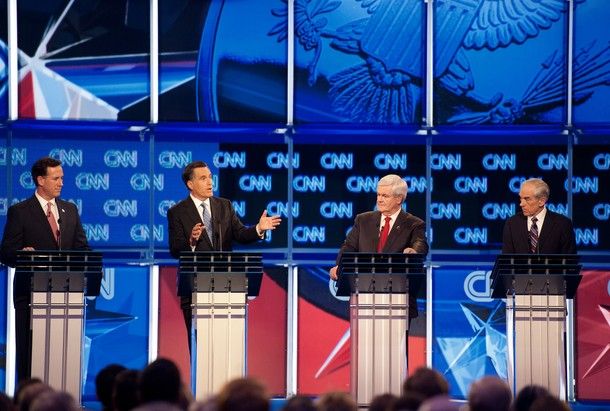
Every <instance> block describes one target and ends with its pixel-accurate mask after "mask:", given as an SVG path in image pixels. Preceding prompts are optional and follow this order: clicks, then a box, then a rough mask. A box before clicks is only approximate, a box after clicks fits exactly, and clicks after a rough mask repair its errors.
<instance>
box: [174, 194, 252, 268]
mask: <svg viewBox="0 0 610 411" xmlns="http://www.w3.org/2000/svg"><path fill="white" fill-rule="evenodd" d="M210 209H211V212H212V226H213V234H212V239H213V241H214V244H211V243H210V240H209V238H208V236H207V234H206V233H205V232H204V233H202V234H201V237H199V241H198V242H197V245H196V247H195V251H231V250H232V249H233V241H237V242H238V243H251V242H254V241H257V240H260V237H259V236H258V233H257V232H256V226H252V227H246V226H245V225H243V223H242V222H241V221H240V220H239V217H237V214H235V210H234V209H233V205H232V204H231V202H230V201H229V200H227V199H226V198H220V197H211V198H210ZM167 222H168V229H169V251H170V253H171V255H172V256H173V257H174V258H179V257H180V252H181V251H191V246H190V244H189V239H190V237H191V231H192V230H193V227H194V226H195V224H197V223H203V221H201V214H200V212H199V210H197V206H196V205H195V203H194V202H193V200H192V199H191V197H190V196H189V197H187V198H185V199H184V200H182V201H180V202H179V203H177V204H175V205H174V206H173V207H172V208H170V209H169V210H168V211H167Z"/></svg>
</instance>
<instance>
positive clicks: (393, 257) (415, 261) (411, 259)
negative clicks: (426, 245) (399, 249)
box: [339, 253, 425, 275]
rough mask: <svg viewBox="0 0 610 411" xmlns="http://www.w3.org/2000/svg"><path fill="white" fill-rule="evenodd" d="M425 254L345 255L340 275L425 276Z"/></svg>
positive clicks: (340, 263)
mask: <svg viewBox="0 0 610 411" xmlns="http://www.w3.org/2000/svg"><path fill="white" fill-rule="evenodd" d="M424 259H425V257H424V255H423V254H402V253H343V255H342V256H341V261H340V262H339V275H341V274H347V275H354V274H379V275H383V274H392V275H397V274H398V275H399V274H416V273H421V274H424V273H425V271H424Z"/></svg>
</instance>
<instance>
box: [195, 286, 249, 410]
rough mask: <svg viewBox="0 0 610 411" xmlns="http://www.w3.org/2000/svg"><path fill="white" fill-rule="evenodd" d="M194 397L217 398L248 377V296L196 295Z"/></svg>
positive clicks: (236, 293) (235, 294)
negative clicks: (229, 384) (223, 389)
mask: <svg viewBox="0 0 610 411" xmlns="http://www.w3.org/2000/svg"><path fill="white" fill-rule="evenodd" d="M192 304H193V325H194V326H195V332H196V349H195V350H193V352H195V353H196V358H194V361H193V363H194V365H195V397H196V399H198V400H201V399H205V398H207V397H209V396H210V395H212V394H216V393H217V392H218V391H219V390H220V388H221V387H222V386H223V385H224V384H225V383H226V382H228V381H230V380H232V379H234V378H238V377H243V376H245V374H246V339H245V336H246V293H245V292H235V293H230V292H201V293H197V292H196V293H193V295H192Z"/></svg>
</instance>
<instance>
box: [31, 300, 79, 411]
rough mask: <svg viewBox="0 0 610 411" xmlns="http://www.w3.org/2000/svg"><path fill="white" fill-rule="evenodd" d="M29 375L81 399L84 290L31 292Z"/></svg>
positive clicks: (76, 398)
mask: <svg viewBox="0 0 610 411" xmlns="http://www.w3.org/2000/svg"><path fill="white" fill-rule="evenodd" d="M31 313H32V373H31V375H32V377H38V378H40V379H41V380H42V381H43V382H45V383H46V384H48V385H49V386H51V387H52V388H54V389H56V390H60V391H66V392H68V393H70V394H71V395H72V396H73V397H74V399H75V400H76V401H77V403H78V404H80V403H81V382H82V348H81V347H82V342H83V326H84V314H85V304H84V293H82V292H66V293H62V292H50V291H49V292H33V293H32V306H31Z"/></svg>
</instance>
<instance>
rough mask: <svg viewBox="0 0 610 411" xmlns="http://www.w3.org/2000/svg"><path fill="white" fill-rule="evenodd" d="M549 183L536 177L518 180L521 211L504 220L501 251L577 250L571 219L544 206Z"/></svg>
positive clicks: (537, 252) (556, 252)
mask: <svg viewBox="0 0 610 411" xmlns="http://www.w3.org/2000/svg"><path fill="white" fill-rule="evenodd" d="M549 194H550V190H549V186H548V184H547V183H545V182H544V181H542V180H541V179H539V178H530V179H529V180H526V181H524V182H523V183H522V184H521V189H520V190H519V206H520V207H521V212H520V213H517V214H515V215H514V216H512V217H511V218H509V219H508V220H507V221H506V224H505V225H504V234H503V236H502V253H503V254H576V240H575V237H574V228H573V227H572V221H571V220H570V219H569V218H567V217H565V216H563V215H561V214H558V213H555V212H553V211H551V210H549V209H547V208H546V202H547V201H548V199H549Z"/></svg>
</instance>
